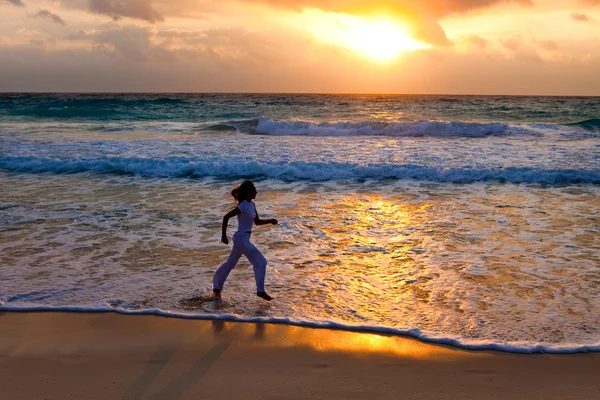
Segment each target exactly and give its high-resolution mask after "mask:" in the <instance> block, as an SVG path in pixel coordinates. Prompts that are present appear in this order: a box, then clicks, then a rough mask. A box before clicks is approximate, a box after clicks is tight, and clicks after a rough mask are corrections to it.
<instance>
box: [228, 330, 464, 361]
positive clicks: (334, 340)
mask: <svg viewBox="0 0 600 400" xmlns="http://www.w3.org/2000/svg"><path fill="white" fill-rule="evenodd" d="M225 325H226V326H228V327H229V328H230V329H233V330H235V333H233V332H231V331H230V334H234V335H238V336H237V337H238V338H240V339H243V340H244V341H248V340H252V341H254V340H253V339H257V338H258V339H259V341H260V342H262V344H263V345H265V346H269V347H288V348H289V347H309V348H312V349H313V350H317V351H323V352H345V353H355V354H367V353H380V354H389V355H394V356H401V357H409V358H417V359H427V358H433V357H435V358H436V359H437V360H440V359H443V357H444V356H448V357H449V356H452V357H457V356H460V355H462V353H463V352H461V351H459V350H456V349H452V348H448V347H445V346H441V345H434V344H428V343H423V342H421V341H419V340H417V339H414V338H410V337H405V336H387V335H383V334H376V333H365V332H351V331H342V330H334V329H320V328H305V327H298V326H286V325H276V324H246V323H244V324H235V323H233V324H232V323H225ZM257 332H259V334H258V335H257Z"/></svg>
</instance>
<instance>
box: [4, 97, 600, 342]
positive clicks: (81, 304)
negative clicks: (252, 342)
mask: <svg viewBox="0 0 600 400" xmlns="http://www.w3.org/2000/svg"><path fill="white" fill-rule="evenodd" d="M244 179H251V180H253V181H254V182H255V184H256V186H257V189H258V195H257V198H256V204H257V210H258V212H259V215H260V216H261V218H277V219H278V220H279V224H278V225H277V226H272V225H266V226H260V227H255V229H254V231H253V234H252V240H253V242H254V243H255V244H256V246H257V247H258V248H259V249H260V250H261V251H262V252H263V253H264V255H265V256H266V258H267V260H268V266H267V291H268V292H269V293H270V294H271V295H272V296H273V297H275V300H274V301H272V302H265V301H263V300H261V299H259V298H258V297H256V296H255V284H254V279H253V272H252V267H251V265H250V264H249V263H248V262H247V261H246V260H244V259H242V260H241V261H240V263H239V264H238V267H237V268H236V269H235V270H234V271H233V272H232V274H231V275H230V277H229V279H228V280H227V282H226V286H225V290H224V292H223V295H224V300H223V301H222V302H221V303H220V304H218V305H215V304H213V303H210V302H209V303H205V302H202V301H199V300H198V296H202V295H205V294H207V293H209V292H210V289H211V287H212V276H213V274H214V272H215V270H216V268H218V266H219V265H220V264H221V263H222V262H223V261H224V260H225V259H226V258H227V256H228V254H229V250H230V247H229V246H226V245H224V244H221V243H220V237H221V221H222V218H223V215H224V214H225V213H227V212H228V211H230V210H231V209H232V208H234V207H235V203H234V202H233V199H232V197H231V196H230V195H229V193H230V191H231V190H232V189H233V187H234V185H236V184H239V183H241V182H242V181H243V180H244ZM0 185H1V191H0V310H2V309H3V310H11V309H20V310H22V309H27V310H81V311H86V310H87V311H89V310H98V311H101V310H115V311H117V312H122V313H153V314H163V315H173V316H181V317H186V318H224V319H236V320H251V321H254V320H260V321H276V322H285V323H290V324H297V325H309V326H332V327H342V328H343V327H347V328H352V329H363V330H370V331H382V332H391V333H399V334H409V335H412V336H415V337H419V338H422V339H425V340H429V341H434V342H444V343H452V344H455V345H459V346H462V347H466V348H493V349H502V350H507V351H516V352H535V351H548V352H577V351H598V350H600V322H599V321H600V229H599V226H600V98H593V97H581V98H577V97H508V96H506V97H495V96H408V95H404V96H392V95H386V96H375V95H373V96H367V95H276V94H273V95H269V94H2V95H0ZM235 229H236V221H235V219H232V220H231V221H230V226H229V228H228V235H229V237H231V235H232V234H233V233H234V232H235Z"/></svg>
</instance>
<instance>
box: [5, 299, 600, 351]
mask: <svg viewBox="0 0 600 400" xmlns="http://www.w3.org/2000/svg"><path fill="white" fill-rule="evenodd" d="M6 301H7V299H5V298H0V312H1V311H17V312H24V311H29V312H32V311H38V312H53V311H54V312H84V313H95V312H114V313H118V314H125V315H159V316H164V317H175V318H183V319H196V320H219V321H234V322H259V323H272V324H285V325H291V326H300V327H306V328H328V329H338V330H349V331H353V332H365V333H381V334H386V335H398V336H409V337H413V338H416V339H419V340H422V341H424V342H428V343H437V344H446V345H451V346H455V347H458V348H462V349H466V350H496V351H503V352H509V353H519V354H534V353H550V354H574V353H588V352H598V351H600V342H598V343H595V344H590V345H584V346H581V345H576V344H575V345H548V344H544V343H536V342H514V343H500V342H494V341H486V340H469V339H466V338H455V337H444V336H442V335H428V334H426V333H423V332H421V331H420V330H419V329H417V328H409V329H397V328H391V327H386V326H381V325H373V326H371V325H355V324H343V323H339V322H335V321H302V320H298V319H295V318H293V317H292V318H269V317H248V316H240V315H235V314H208V313H206V314H201V313H193V314H192V313H183V312H176V311H172V310H161V309H139V310H127V309H121V308H116V309H115V308H114V307H111V306H110V305H104V306H102V305H99V306H91V307H86V306H58V307H52V306H44V305H39V306H7V305H6Z"/></svg>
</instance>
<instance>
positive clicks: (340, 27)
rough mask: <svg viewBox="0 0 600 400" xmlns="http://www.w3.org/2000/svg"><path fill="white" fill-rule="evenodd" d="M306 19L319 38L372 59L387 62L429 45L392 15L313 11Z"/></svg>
mask: <svg viewBox="0 0 600 400" xmlns="http://www.w3.org/2000/svg"><path fill="white" fill-rule="evenodd" d="M305 13H307V14H308V13H309V12H306V11H305ZM306 22H308V27H307V29H308V30H309V31H311V32H312V34H313V35H314V36H315V38H316V39H317V40H318V41H320V42H324V43H328V44H334V45H338V46H341V47H343V48H345V49H348V50H350V51H352V52H355V53H357V54H360V55H362V56H364V57H366V58H368V59H370V60H372V61H375V62H380V63H387V62H390V61H392V60H394V59H395V58H397V57H398V56H399V55H400V54H401V53H403V52H407V51H415V50H420V49H426V48H429V47H430V46H429V45H428V44H426V43H423V42H420V41H418V40H416V39H413V38H412V37H411V36H410V35H409V34H408V33H407V31H406V29H405V28H404V27H403V26H402V25H400V24H399V23H398V22H397V21H394V20H391V19H386V18H371V19H366V18H359V17H354V16H350V15H345V14H336V13H322V12H315V11H312V12H310V17H309V18H308V19H307V21H306Z"/></svg>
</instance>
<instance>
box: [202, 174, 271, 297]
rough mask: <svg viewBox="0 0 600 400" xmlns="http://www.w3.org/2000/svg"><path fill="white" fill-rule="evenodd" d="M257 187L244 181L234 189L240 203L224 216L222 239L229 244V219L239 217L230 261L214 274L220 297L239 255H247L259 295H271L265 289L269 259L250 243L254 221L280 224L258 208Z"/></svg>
mask: <svg viewBox="0 0 600 400" xmlns="http://www.w3.org/2000/svg"><path fill="white" fill-rule="evenodd" d="M256 193H257V192H256V187H255V186H254V183H252V182H251V181H248V180H246V181H244V182H243V183H242V184H241V185H240V186H239V187H237V188H235V189H233V190H232V191H231V195H232V196H233V198H234V199H235V200H236V201H237V203H238V206H237V207H236V208H234V209H233V210H231V211H229V212H228V213H227V214H225V216H224V217H223V228H222V236H221V242H223V243H225V244H229V240H228V239H227V223H228V222H229V219H230V218H232V217H234V216H236V215H237V217H238V230H237V232H236V233H234V234H233V248H232V249H231V254H230V255H229V258H228V259H227V261H225V262H224V263H223V265H221V266H220V267H219V269H217V272H215V276H214V277H213V297H214V298H216V299H218V298H220V297H221V291H222V290H223V285H224V284H225V280H226V279H227V276H228V275H229V273H230V272H231V270H232V269H233V268H235V265H236V264H237V262H238V260H239V259H240V257H241V256H242V254H243V255H245V256H246V258H247V259H248V261H250V263H251V264H252V267H253V268H254V279H255V280H256V295H257V296H258V297H260V298H263V299H265V300H267V301H269V300H271V299H272V297H271V296H269V295H268V294H267V293H266V292H265V274H266V269H267V260H266V259H265V257H264V256H263V255H262V254H261V252H260V251H259V250H258V249H257V248H256V246H254V245H253V244H252V243H250V234H251V233H252V224H253V223H254V224H256V225H265V224H273V225H276V224H277V220H276V219H260V217H259V216H258V213H257V212H256V206H255V205H254V203H253V202H252V200H254V199H255V198H256Z"/></svg>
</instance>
